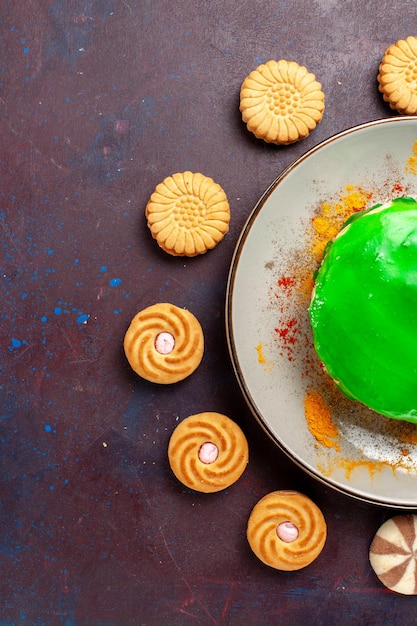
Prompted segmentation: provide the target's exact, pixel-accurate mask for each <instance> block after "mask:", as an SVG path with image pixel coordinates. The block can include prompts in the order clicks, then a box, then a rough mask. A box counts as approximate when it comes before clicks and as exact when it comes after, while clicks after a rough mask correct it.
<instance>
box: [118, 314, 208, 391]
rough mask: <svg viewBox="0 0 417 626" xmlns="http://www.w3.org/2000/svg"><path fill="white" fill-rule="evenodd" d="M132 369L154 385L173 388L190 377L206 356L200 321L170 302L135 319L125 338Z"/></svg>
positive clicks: (126, 351)
mask: <svg viewBox="0 0 417 626" xmlns="http://www.w3.org/2000/svg"><path fill="white" fill-rule="evenodd" d="M124 351H125V354H126V358H127V360H128V361H129V363H130V366H131V367H132V369H133V370H134V371H135V372H136V373H137V374H138V375H139V376H141V377H142V378H145V379H146V380H149V381H150V382H153V383H160V384H170V383H176V382H178V381H180V380H183V379H184V378H186V377H187V376H190V374H192V373H193V372H194V370H195V369H196V368H197V367H198V366H199V364H200V362H201V359H202V358H203V353H204V335H203V330H202V328H201V325H200V323H199V321H198V320H197V318H196V317H195V316H194V315H193V314H192V313H191V312H190V311H187V310H186V309H180V308H179V307H177V306H175V305H174V304H169V303H167V302H163V303H158V304H154V305H152V306H149V307H147V308H146V309H144V310H143V311H140V312H139V313H137V315H135V317H134V318H133V319H132V321H131V323H130V326H129V328H128V329H127V332H126V335H125V338H124Z"/></svg>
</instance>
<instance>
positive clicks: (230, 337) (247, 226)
mask: <svg viewBox="0 0 417 626" xmlns="http://www.w3.org/2000/svg"><path fill="white" fill-rule="evenodd" d="M410 121H411V122H416V123H417V115H399V116H397V117H389V118H381V119H376V120H371V121H369V122H365V123H362V124H358V125H355V126H352V127H349V128H346V129H345V130H343V131H340V132H338V133H335V134H333V135H331V136H330V137H328V138H327V139H324V140H323V141H321V142H320V143H318V144H316V145H314V146H312V147H311V148H309V149H308V150H307V151H306V152H304V153H303V154H302V155H300V156H299V157H297V158H296V159H294V160H293V161H292V162H291V163H290V164H289V165H287V166H286V167H285V168H284V169H283V170H282V171H281V172H280V173H279V174H278V175H277V176H276V178H275V179H274V180H273V181H272V182H271V183H270V185H268V187H267V188H266V189H265V191H264V192H263V193H262V194H261V196H260V197H259V199H258V200H257V202H256V203H255V205H254V207H253V208H252V210H251V211H250V213H249V215H248V217H247V218H246V220H245V223H244V225H243V227H242V229H241V231H240V234H239V237H238V239H237V242H236V244H235V247H234V251H233V255H232V259H231V263H230V267H229V272H228V276H227V282H226V297H225V330H226V341H227V346H228V352H229V357H230V360H231V363H232V367H233V371H234V374H235V377H236V379H237V382H238V384H239V387H240V390H241V392H242V395H243V397H244V399H245V401H246V404H247V405H248V407H249V409H250V411H251V413H252V415H253V417H254V418H255V419H256V421H257V422H258V424H259V425H260V426H261V428H262V429H263V431H264V432H265V433H266V434H267V436H268V437H269V438H270V439H271V440H272V442H273V443H274V444H275V445H276V446H277V447H278V448H279V449H280V450H281V451H282V452H283V453H284V454H285V455H286V456H287V457H288V458H290V459H291V460H292V461H293V462H294V463H295V464H296V465H297V466H298V467H299V468H300V469H302V470H303V471H304V472H305V473H306V474H308V475H309V476H311V477H312V478H314V479H315V480H317V481H318V482H320V483H321V484H323V485H324V486H326V487H331V488H332V489H333V490H335V491H337V492H339V493H342V494H344V495H346V496H348V497H350V498H353V499H354V500H357V501H361V502H365V503H368V504H373V505H379V506H383V507H387V508H391V509H402V510H409V509H416V508H417V499H416V501H415V502H411V501H410V502H408V503H407V502H402V503H395V502H391V501H387V500H384V499H383V498H381V497H380V496H376V497H375V498H372V497H371V496H369V495H366V494H365V493H360V492H359V491H351V490H350V489H349V488H348V487H344V486H343V485H341V484H340V483H338V482H337V481H334V480H332V479H331V478H330V477H327V476H326V477H324V476H322V475H321V474H320V472H319V471H317V472H316V471H314V470H313V469H311V468H310V467H309V466H308V465H307V463H304V462H303V460H302V459H300V458H298V456H297V455H296V454H294V453H293V452H291V450H289V449H288V448H287V447H286V446H285V445H284V444H283V443H281V442H280V441H279V439H277V437H276V436H275V435H274V434H273V432H272V429H271V428H270V427H269V426H268V424H267V421H266V420H265V417H263V416H262V415H261V414H260V412H259V411H258V410H257V406H256V403H255V402H254V400H253V398H252V394H251V392H250V389H249V387H248V385H247V384H246V381H245V378H244V375H243V373H242V372H241V370H240V367H239V363H238V358H237V350H236V345H235V341H234V333H233V323H232V313H233V304H232V300H233V288H234V283H235V278H236V273H237V269H238V265H239V258H240V255H241V253H242V251H243V248H244V245H245V241H246V239H247V238H248V236H249V234H250V231H251V228H252V226H253V224H254V222H255V220H256V218H257V217H258V215H259V213H260V212H261V211H262V208H263V207H264V205H265V203H266V201H267V199H268V198H269V197H270V195H271V194H272V193H273V191H275V189H276V188H277V187H278V186H279V185H280V184H281V183H282V181H283V180H284V179H285V178H286V177H287V176H288V175H289V174H290V173H291V172H292V171H293V170H295V169H296V168H297V167H298V165H299V164H300V163H302V162H303V161H305V160H307V159H309V158H310V157H311V156H312V155H313V154H315V153H316V152H318V151H319V150H321V149H322V148H324V147H326V146H327V145H329V144H331V143H334V142H337V141H339V140H340V139H343V138H344V137H347V136H348V135H352V134H356V133H358V132H362V131H364V130H367V129H369V128H372V127H379V126H383V125H391V124H402V123H404V122H410Z"/></svg>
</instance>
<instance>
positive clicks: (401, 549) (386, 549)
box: [369, 514, 417, 596]
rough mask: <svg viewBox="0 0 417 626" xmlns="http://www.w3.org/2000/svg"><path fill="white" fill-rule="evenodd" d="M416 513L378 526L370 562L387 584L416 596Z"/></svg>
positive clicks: (394, 589)
mask: <svg viewBox="0 0 417 626" xmlns="http://www.w3.org/2000/svg"><path fill="white" fill-rule="evenodd" d="M416 540H417V515H412V514H404V515H396V516H395V517H392V518H391V519H389V520H387V521H386V522H384V523H383V524H382V526H381V527H380V528H379V529H378V531H377V533H376V535H375V537H374V538H373V540H372V543H371V546H370V549H369V561H370V563H371V567H372V569H373V570H374V572H375V574H376V575H377V576H378V578H379V580H380V581H381V582H382V584H383V585H385V587H387V588H388V589H391V591H396V592H397V593H402V594H404V595H408V596H410V595H417V541H416Z"/></svg>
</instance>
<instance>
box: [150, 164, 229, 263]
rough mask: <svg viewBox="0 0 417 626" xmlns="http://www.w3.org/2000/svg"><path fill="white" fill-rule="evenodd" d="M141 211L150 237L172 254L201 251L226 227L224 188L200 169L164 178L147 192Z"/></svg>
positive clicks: (227, 203) (212, 244) (227, 204)
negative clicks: (150, 191)
mask: <svg viewBox="0 0 417 626" xmlns="http://www.w3.org/2000/svg"><path fill="white" fill-rule="evenodd" d="M145 214H146V218H147V221H148V227H149V229H150V231H151V233H152V237H153V238H154V239H156V241H157V242H158V244H159V246H160V247H161V248H162V249H163V250H165V252H167V253H168V254H171V255H173V256H188V257H193V256H197V255H198V254H204V253H205V252H207V250H210V249H212V248H214V247H215V246H216V245H217V244H218V243H219V242H220V241H221V240H222V239H223V237H224V235H225V234H226V233H227V232H228V230H229V222H230V207H229V202H228V200H227V197H226V194H225V192H224V191H223V189H222V187H220V185H218V184H217V183H215V182H214V180H213V179H212V178H209V177H208V176H204V175H203V174H200V173H196V174H194V173H192V172H188V171H187V172H182V173H177V174H173V175H172V176H168V177H167V178H165V180H163V181H162V183H159V185H157V187H156V189H155V191H154V192H153V194H152V195H151V197H150V199H149V202H148V204H147V205H146V211H145Z"/></svg>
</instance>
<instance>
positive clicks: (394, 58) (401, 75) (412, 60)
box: [377, 37, 417, 115]
mask: <svg viewBox="0 0 417 626" xmlns="http://www.w3.org/2000/svg"><path fill="white" fill-rule="evenodd" d="M377 80H378V83H379V85H378V88H379V91H380V92H381V93H382V94H383V98H384V100H385V102H388V104H389V105H390V107H391V109H394V110H396V111H398V112H399V113H402V114H404V115H415V114H416V113H417V37H407V39H400V40H399V41H397V43H395V44H393V45H391V46H389V48H387V50H386V51H385V53H384V56H383V57H382V61H381V63H380V66H379V73H378V76H377Z"/></svg>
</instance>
